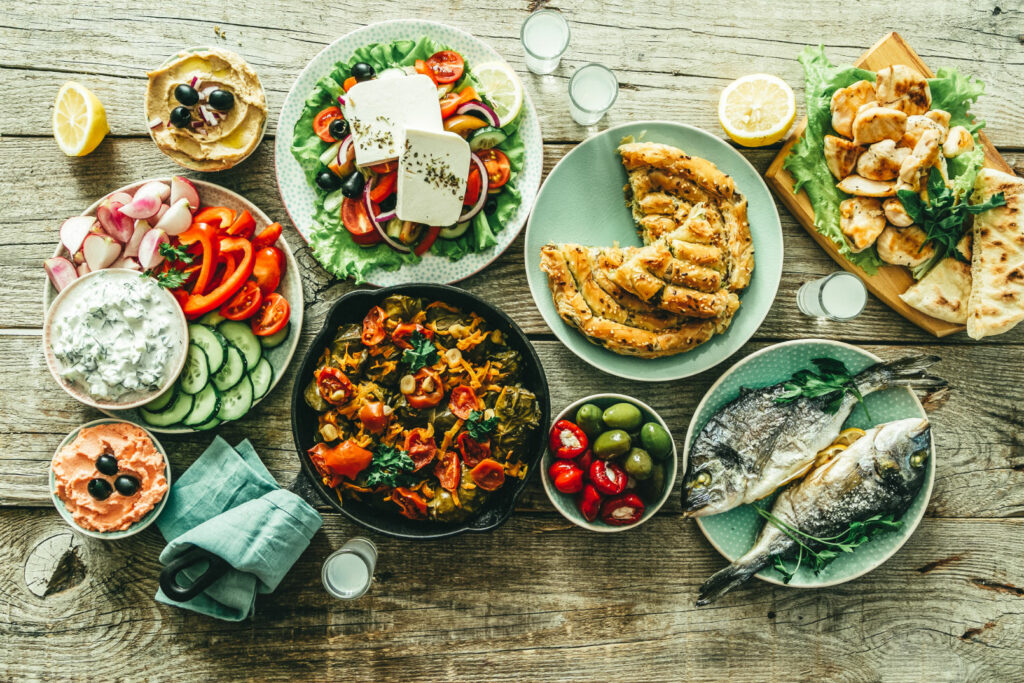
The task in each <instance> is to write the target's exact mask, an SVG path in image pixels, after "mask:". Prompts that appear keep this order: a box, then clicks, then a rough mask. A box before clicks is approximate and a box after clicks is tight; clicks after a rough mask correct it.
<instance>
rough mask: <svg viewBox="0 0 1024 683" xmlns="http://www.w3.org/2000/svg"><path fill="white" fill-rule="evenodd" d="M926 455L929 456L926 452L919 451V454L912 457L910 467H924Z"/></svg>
mask: <svg viewBox="0 0 1024 683" xmlns="http://www.w3.org/2000/svg"><path fill="white" fill-rule="evenodd" d="M926 455H927V454H926V453H925V452H924V451H918V452H917V453H914V454H913V455H912V456H910V466H911V467H920V466H921V465H923V464H924V459H925V457H926Z"/></svg>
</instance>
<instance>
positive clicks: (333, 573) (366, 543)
mask: <svg viewBox="0 0 1024 683" xmlns="http://www.w3.org/2000/svg"><path fill="white" fill-rule="evenodd" d="M376 566H377V546H375V545H374V544H373V541H371V540H370V539H368V538H363V537H362V536H356V537H355V538H353V539H351V540H350V541H349V542H348V543H346V544H345V545H343V546H342V547H341V548H339V549H338V550H337V551H335V552H333V553H331V555H329V556H328V558H327V559H326V560H324V566H323V570H322V571H321V573H320V578H321V579H322V580H323V582H324V588H325V589H327V592H328V593H330V594H331V595H333V596H334V597H336V598H338V599H340V600H354V599H356V598H358V597H361V596H363V595H365V594H366V591H368V590H369V589H370V583H371V582H372V581H373V570H374V567H376Z"/></svg>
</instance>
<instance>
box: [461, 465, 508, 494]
mask: <svg viewBox="0 0 1024 683" xmlns="http://www.w3.org/2000/svg"><path fill="white" fill-rule="evenodd" d="M469 476H470V477H472V478H473V483H475V484H476V485H477V486H479V487H480V488H482V489H483V490H484V491H496V490H498V489H500V488H501V486H502V484H504V483H505V468H504V467H503V466H502V464H501V463H500V462H498V461H497V460H491V459H490V458H487V459H486V460H481V461H480V464H479V465H477V466H476V467H474V468H473V469H471V470H470V471H469Z"/></svg>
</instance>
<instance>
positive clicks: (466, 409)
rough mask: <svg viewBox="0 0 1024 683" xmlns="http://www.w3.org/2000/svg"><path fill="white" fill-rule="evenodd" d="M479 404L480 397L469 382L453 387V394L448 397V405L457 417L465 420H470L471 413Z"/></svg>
mask: <svg viewBox="0 0 1024 683" xmlns="http://www.w3.org/2000/svg"><path fill="white" fill-rule="evenodd" d="M479 406H480V399H478V398H477V397H476V392H475V391H473V387H471V386H469V385H468V384H460V385H459V386H457V387H455V388H454V389H452V394H451V396H449V397H448V407H449V408H450V409H451V411H452V412H453V413H454V414H455V416H456V417H458V418H460V419H463V420H468V419H469V414H470V413H471V412H473V411H474V410H477V409H478V408H479Z"/></svg>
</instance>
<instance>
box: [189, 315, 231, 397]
mask: <svg viewBox="0 0 1024 683" xmlns="http://www.w3.org/2000/svg"><path fill="white" fill-rule="evenodd" d="M188 340H189V343H190V344H195V345H196V346H198V347H199V348H201V349H202V350H203V352H204V353H206V360H207V361H208V366H209V367H208V368H207V369H208V371H209V372H210V374H213V373H215V372H217V371H218V370H220V366H222V365H224V350H225V347H226V346H227V345H228V343H227V340H225V339H224V337H223V336H222V335H221V334H220V333H219V332H218V331H217V330H215V329H214V328H212V327H208V326H207V325H200V324H198V323H192V324H191V325H189V326H188ZM199 388H200V389H201V388H202V387H199Z"/></svg>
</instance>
